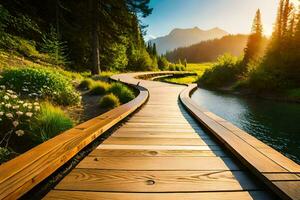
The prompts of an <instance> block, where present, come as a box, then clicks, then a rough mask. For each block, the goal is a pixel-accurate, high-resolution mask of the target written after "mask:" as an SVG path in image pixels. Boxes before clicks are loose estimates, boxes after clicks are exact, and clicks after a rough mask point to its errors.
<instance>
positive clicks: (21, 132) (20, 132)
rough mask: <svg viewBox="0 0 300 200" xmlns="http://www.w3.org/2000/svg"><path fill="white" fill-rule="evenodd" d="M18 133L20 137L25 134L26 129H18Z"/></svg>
mask: <svg viewBox="0 0 300 200" xmlns="http://www.w3.org/2000/svg"><path fill="white" fill-rule="evenodd" d="M16 134H17V136H19V137H20V136H22V135H24V131H23V130H17V131H16Z"/></svg>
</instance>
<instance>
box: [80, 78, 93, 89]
mask: <svg viewBox="0 0 300 200" xmlns="http://www.w3.org/2000/svg"><path fill="white" fill-rule="evenodd" d="M93 83H94V81H93V79H90V78H86V79H84V80H83V81H81V83H80V84H79V88H81V89H85V90H89V89H91V87H92V85H93Z"/></svg>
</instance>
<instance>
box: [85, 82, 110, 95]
mask: <svg viewBox="0 0 300 200" xmlns="http://www.w3.org/2000/svg"><path fill="white" fill-rule="evenodd" d="M109 86H110V85H109V84H108V83H105V82H103V81H95V82H94V83H93V84H92V86H91V89H90V92H89V93H90V94H91V95H103V94H105V93H106V91H107V90H108V88H109Z"/></svg>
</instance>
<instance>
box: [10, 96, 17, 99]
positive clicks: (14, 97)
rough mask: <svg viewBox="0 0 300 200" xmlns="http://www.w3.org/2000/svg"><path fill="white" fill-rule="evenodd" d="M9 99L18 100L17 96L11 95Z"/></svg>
mask: <svg viewBox="0 0 300 200" xmlns="http://www.w3.org/2000/svg"><path fill="white" fill-rule="evenodd" d="M10 97H11V98H13V99H16V98H18V96H17V95H11V96H10Z"/></svg>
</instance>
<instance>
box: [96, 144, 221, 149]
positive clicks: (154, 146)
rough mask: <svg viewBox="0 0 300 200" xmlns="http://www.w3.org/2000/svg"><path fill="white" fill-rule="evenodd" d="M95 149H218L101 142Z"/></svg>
mask: <svg viewBox="0 0 300 200" xmlns="http://www.w3.org/2000/svg"><path fill="white" fill-rule="evenodd" d="M97 149H141V150H142V149H143V150H151V149H157V150H220V149H221V148H220V147H219V146H206V145H205V146H169V145H113V144H101V145H99V146H98V147H97Z"/></svg>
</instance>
